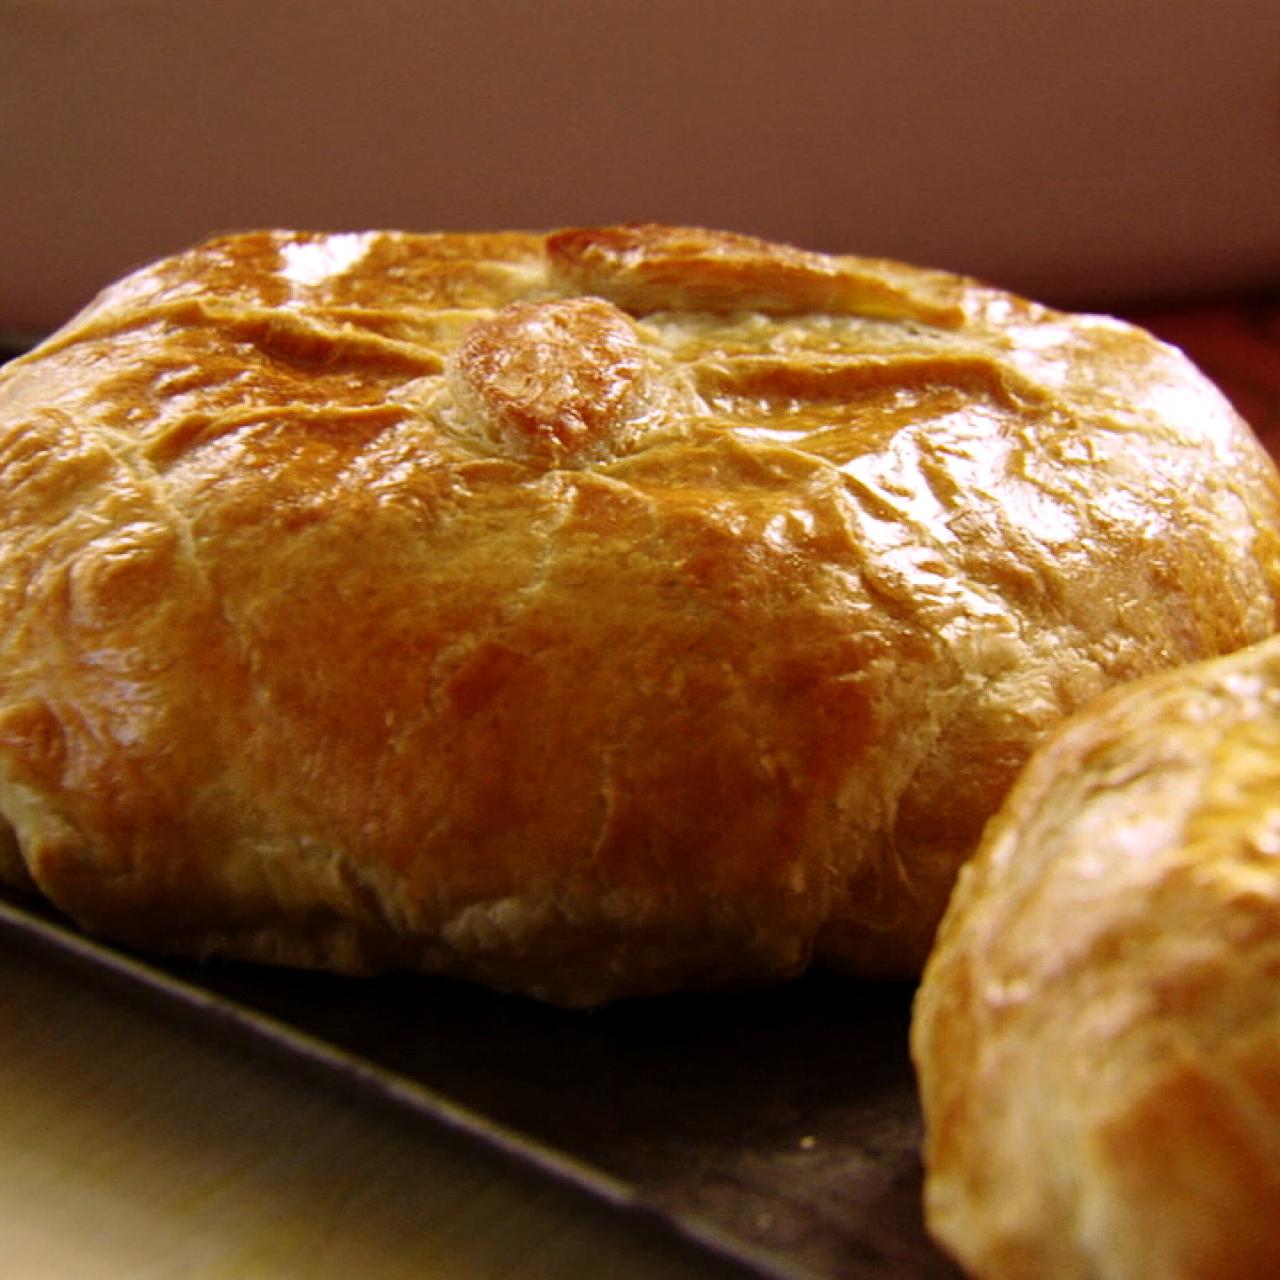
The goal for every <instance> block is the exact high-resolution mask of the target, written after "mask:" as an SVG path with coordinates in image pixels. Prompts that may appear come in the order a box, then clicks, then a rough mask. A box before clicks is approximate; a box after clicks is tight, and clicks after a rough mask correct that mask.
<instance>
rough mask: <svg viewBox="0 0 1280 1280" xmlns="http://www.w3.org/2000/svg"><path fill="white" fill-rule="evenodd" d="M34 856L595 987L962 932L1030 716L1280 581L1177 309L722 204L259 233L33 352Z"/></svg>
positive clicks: (348, 937)
mask: <svg viewBox="0 0 1280 1280" xmlns="http://www.w3.org/2000/svg"><path fill="white" fill-rule="evenodd" d="M0 484H2V485H3V486H4V495H5V501H4V502H3V503H2V504H0V646H2V648H0V822H2V823H3V826H2V827H0V834H2V835H3V839H2V840H0V875H3V877H4V878H5V879H6V880H8V881H9V882H11V883H13V884H18V885H22V886H24V887H26V888H28V889H35V890H38V891H39V892H40V893H42V894H44V895H45V896H46V897H47V898H48V899H49V900H50V901H51V902H53V903H54V904H55V905H56V906H57V907H58V908H59V909H60V910H62V911H63V912H65V913H66V914H68V915H69V916H71V917H72V918H73V919H75V920H76V921H77V922H79V923H80V924H81V925H82V926H83V927H84V928H86V929H88V930H92V931H94V932H96V933H100V934H103V935H106V936H109V937H113V938H118V939H123V940H125V941H127V942H129V943H131V944H134V945H137V946H142V947H151V948H156V949H160V950H165V951H175V952H183V953H188V954H197V955H205V956H218V955H226V956H236V957H241V958H246V959H251V960H257V961H263V962H270V963H281V964H292V965H309V966H322V967H327V968H332V969H336V970H340V971H343V972H372V971H378V970H382V969H387V968H393V967H409V968H418V969H422V970H426V971H430V972H441V973H450V974H455V975H459V976H462V977H466V978H470V979H474V980H477V981H481V982H485V983H488V984H491V985H493V986H496V987H499V988H503V989H507V990H516V991H522V992H527V993H529V994H532V995H535V996H538V997H541V998H545V999H548V1000H555V1001H559V1002H563V1003H567V1004H577V1005H581V1004H591V1003H597V1002H600V1001H603V1000H608V999H612V998H615V997H619V996H625V995H640V994H648V993H655V992H661V991H669V990H673V989H677V988H684V987H690V986H710V985H716V984H725V983H735V984H740V983H745V982H761V981H776V980H779V979H782V978H785V977H787V976H790V975H793V974H795V973H798V972H800V971H801V970H802V969H804V968H805V966H806V965H808V964H809V963H811V962H812V961H813V960H815V959H817V960H819V961H820V962H822V963H826V964H830V965H834V966H838V967H840V968H842V969H845V970H848V971H850V972H854V973H859V974H869V975H885V974H892V975H903V974H914V973H917V972H918V971H919V969H920V966H921V964H922V962H923V959H924V957H925V955H926V954H927V952H928V950H929V947H930V945H931V942H932V939H933V934H934V930H935V928H936V925H937V922H938V920H939V918H940V916H941V914H942V911H943V908H944V906H945V904H946V901H947V898H948V895H949V893H950V890H951V887H952V884H953V882H954V879H955V876H956V873H957V870H958V868H959V866H960V865H961V864H962V863H963V862H964V860H965V859H966V858H967V857H968V856H969V854H970V853H971V852H972V850H973V848H974V847H975V845H976V843H977V840H978V837H979V834H980V832H981V829H982V826H983V824H984V823H985V821H986V819H987V818H988V817H989V816H990V814H991V813H992V812H993V811H994V810H995V809H996V807H997V806H998V804H999V802H1000V801H1001V799H1002V798H1003V796H1004V794H1005V792H1006V791H1007V790H1008V788H1009V786H1010V784H1011V782H1012V781H1013V779H1014V777H1015V776H1016V775H1017V773H1018V771H1019V769H1020V768H1021V766H1022V763H1023V761H1024V760H1025V759H1026V757H1027V756H1028V754H1029V753H1030V751H1031V750H1032V748H1033V747H1034V745H1035V744H1036V743H1037V742H1038V741H1039V740H1040V738H1041V737H1042V736H1043V735H1044V734H1045V732H1047V730H1048V729H1049V728H1050V727H1051V726H1053V725H1054V724H1056V723H1057V721H1058V720H1060V719H1061V718H1062V717H1063V716H1065V715H1066V714H1068V713H1070V712H1073V711H1075V710H1076V709H1077V708H1079V707H1081V706H1083V705H1084V704H1085V703H1087V702H1088V701H1089V700H1091V699H1092V698H1094V697H1095V696H1096V695H1097V694H1099V693H1100V692H1102V691H1103V690H1105V689H1108V688H1110V687H1112V686H1114V685H1116V684H1119V683H1122V682H1125V681H1127V680H1130V679H1132V678H1134V677H1137V676H1141V675H1144V674H1146V673H1149V672H1153V671H1157V670H1162V669H1164V668H1168V667H1172V666H1176V665H1179V664H1182V663H1185V662H1188V661H1191V660H1194V659H1198V658H1202V657H1209V656H1212V655H1215V654H1220V653H1227V652H1230V651H1232V650H1235V649H1238V648H1240V647H1242V646H1244V645H1246V644H1249V643H1250V642H1252V641H1255V640H1259V639H1262V638H1263V637H1265V636H1267V635H1270V634H1271V633H1272V632H1273V631H1274V630H1275V629H1276V622H1277V600H1278V599H1280V552H1278V547H1280V543H1278V541H1277V530H1280V486H1278V484H1277V478H1276V474H1275V471H1274V468H1273V466H1272V464H1271V462H1270V461H1269V460H1268V458H1267V457H1266V456H1265V454H1264V452H1263V451H1262V449H1261V448H1260V446H1259V445H1258V443H1257V441H1256V440H1255V439H1254V438H1253V437H1252V436H1251V434H1250V433H1249V431H1248V429H1247V428H1246V427H1245V425H1244V424H1243V423H1242V422H1241V421H1240V419H1239V418H1238V417H1237V416H1236V415H1235V414H1234V413H1233V412H1232V411H1231V409H1230V408H1229V407H1228V405H1227V404H1226V402H1225V401H1224V400H1223V398H1222V397H1221V396H1220V395H1219V394H1218V393H1217V392H1216V391H1215V390H1214V389H1213V388H1212V387H1211V386H1210V385H1209V384H1208V383H1207V382H1206V381H1205V380H1204V379H1203V378H1202V377H1201V376H1200V375H1199V374H1198V373H1197V372H1196V371H1195V370H1194V369H1193V368H1192V367H1191V365H1190V364H1189V363H1188V362H1187V361H1186V360H1185V359H1184V358H1183V357H1182V356H1181V355H1179V354H1178V353H1177V352H1176V351H1174V350H1173V349H1172V348H1170V347H1167V346H1164V345H1162V344H1160V343H1158V342H1157V341H1155V340H1154V339H1153V338H1151V337H1150V336H1149V335H1147V334H1145V333H1142V332H1140V331H1139V330H1136V329H1134V328H1132V327H1130V326H1127V325H1124V324H1121V323H1119V322H1117V321H1114V320H1109V319H1105V318H1100V317H1090V316H1068V315H1064V314H1063V313H1060V312H1057V311H1053V310H1051V309H1048V308H1045V307H1042V306H1038V305H1036V304H1034V303H1031V302H1028V301H1025V300H1022V299H1019V298H1015V297H1012V296H1011V295H1009V294H1006V293H1002V292H1000V291H998V290H995V289H992V288H988V287H986V286H983V285H980V284H978V283H975V282H973V281H970V280H966V279H962V278H960V277H957V276H953V275H949V274H946V273H944V272H939V271H927V270H923V269H919V268H913V267H909V266H905V265H902V264H898V263H892V262H886V261H883V260H878V259H868V258H857V257H848V256H833V255H824V254H818V253H811V252H806V251H803V250H800V249H796V248H791V247H788V246H781V245H775V244H771V243H768V242H766V241H763V240H759V239H755V238H752V237H749V236H744V235H739V234H731V233H726V232H716V231H710V230H702V229H696V228H679V227H656V226H628V227H603V228H572V229H566V230H563V231H558V232H554V233H552V234H550V235H543V234H535V233H521V232H504V233H476V234H434V235H415V234H409V233H402V232H362V233H345V234H342V235H326V234H320V233H308V232H288V231H270V232H255V233H247V234H243V235H232V236H224V237H220V238H217V239H214V240H211V241H209V242H207V243H205V244H203V245H200V246H197V247H196V248H193V249H191V250H190V251H188V252H186V253H182V254H178V255H176V256H174V257H171V258H167V259H164V260H162V261H160V262H157V263H155V264H153V265H151V266H149V267H146V268H144V269H142V270H141V271H138V272H136V273H134V274H133V275H131V276H129V277H127V278H126V279H124V280H122V281H120V282H119V283H118V284H116V285H113V286H112V287H111V288H109V289H107V290H106V291H105V292H104V293H103V294H101V295H100V296H99V298H98V299H96V300H95V301H94V302H93V303H92V304H91V305H90V306H89V307H88V308H86V310H85V311H84V312H82V313H81V314H80V315H79V316H77V317H75V318H74V319H73V320H71V321H70V322H69V323H68V325H67V326H66V327H64V328H63V329H62V330H61V331H60V332H58V333H56V334H54V335H52V336H51V337H50V338H49V339H48V340H47V341H46V342H45V343H43V344H41V346H39V347H38V348H36V349H35V350H34V351H32V352H31V353H29V354H28V355H26V356H24V357H23V358H21V359H19V360H17V361H15V362H13V363H12V364H11V365H9V366H7V367H6V368H5V369H4V370H3V371H2V372H0Z"/></svg>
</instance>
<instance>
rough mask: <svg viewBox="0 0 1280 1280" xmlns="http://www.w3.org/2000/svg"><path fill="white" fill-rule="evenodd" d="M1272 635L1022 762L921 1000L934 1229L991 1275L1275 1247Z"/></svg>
mask: <svg viewBox="0 0 1280 1280" xmlns="http://www.w3.org/2000/svg"><path fill="white" fill-rule="evenodd" d="M1278 853H1280V641H1277V640H1271V641H1268V642H1265V643H1263V644H1261V645H1257V646H1254V647H1252V648H1250V649H1249V650H1247V651H1246V652H1244V653H1240V654H1237V655H1233V656H1231V657H1228V658H1222V659H1218V660H1216V661H1214V662H1209V663H1203V664H1197V665H1196V666H1194V667H1191V668H1187V669H1185V670H1183V671H1179V672H1171V673H1165V674H1162V675H1160V676H1156V677H1152V678H1151V679H1150V680H1147V681H1143V682H1141V683H1140V684H1138V685H1136V686H1133V687H1132V688H1129V689H1125V690H1120V691H1117V692H1116V693H1113V694H1110V695H1108V696H1107V697H1105V698H1103V699H1101V700H1100V701H1099V702H1097V703H1095V704H1094V705H1093V706H1092V707H1091V708H1090V709H1089V710H1087V711H1086V712H1084V713H1082V714H1081V716H1080V717H1079V718H1078V719H1076V720H1075V721H1073V722H1072V723H1071V725H1070V726H1069V728H1067V729H1065V730H1063V731H1060V732H1058V733H1056V734H1055V735H1053V736H1052V737H1051V739H1050V741H1049V742H1048V743H1047V745H1045V746H1044V747H1043V748H1042V749H1041V751H1040V752H1039V753H1038V754H1037V755H1036V756H1035V757H1034V758H1033V761H1032V763H1031V765H1030V766H1029V768H1028V769H1027V771H1026V773H1025V774H1024V775H1023V777H1022V778H1021V779H1020V781H1019V783H1018V785H1017V787H1016V788H1015V789H1014V791H1013V793H1012V794H1011V796H1010V798H1009V801H1008V803H1007V804H1006V806H1005V807H1004V808H1003V809H1002V810H1001V812H1000V814H999V816H998V817H997V818H996V820H995V821H994V822H993V823H992V824H991V826H990V828H989V830H988V835H987V838H986V839H985V841H984V843H983V846H982V848H981V850H980V851H979V853H978V854H977V856H976V857H975V858H974V859H973V861H972V862H971V863H970V864H969V866H968V867H966V869H965V871H964V872H963V874H962V876H961V879H960V882H959V887H958V888H957V890H956V893H955V896H954V898H953V900H952V904H951V907H950V909H949V911H948V914H947V917H946V920H945V923H944V925H943V928H942V931H941V933H940V935H939V942H938V947H937V950H936V951H935V953H934V955H933V956H932V957H931V959H930V961H929V966H928V969H927V970H926V974H925V979H924V982H923V984H922V986H921V988H920V994H919V997H918V1000H917V1005H916V1018H915V1023H914V1026H913V1049H914V1054H915V1058H916V1062H917V1067H918V1074H919V1078H920V1083H921V1095H922V1100H923V1104H924V1114H925V1120H926V1124H927V1129H928V1141H927V1146H926V1164H927V1169H928V1181H927V1191H926V1204H927V1210H928V1217H929V1221H930V1225H931V1227H932V1229H933V1230H934V1231H935V1232H936V1233H937V1235H938V1238H939V1240H940V1241H941V1242H942V1243H944V1244H945V1245H946V1246H947V1247H948V1248H950V1249H952V1250H953V1251H954V1252H955V1254H956V1256H957V1257H958V1258H959V1259H960V1260H961V1261H962V1262H963V1263H964V1264H965V1265H966V1266H967V1267H969V1268H971V1269H972V1273H973V1274H974V1275H975V1276H980V1277H990V1278H991V1280H1023V1278H1024V1277H1025V1280H1041V1278H1042V1277H1046V1276H1052V1277H1062V1278H1063V1280H1102V1278H1103V1277H1106V1280H1157V1277H1158V1278H1159V1280H1263V1278H1264V1277H1267V1276H1271V1275H1273V1274H1274V1273H1275V1267H1276V1259H1277V1257H1280V1226H1278V1225H1277V1220H1276V1214H1275V1207H1276V1204H1277V1203H1280V986H1278V985H1277V976H1278V975H1280V862H1278V861H1277V854H1278Z"/></svg>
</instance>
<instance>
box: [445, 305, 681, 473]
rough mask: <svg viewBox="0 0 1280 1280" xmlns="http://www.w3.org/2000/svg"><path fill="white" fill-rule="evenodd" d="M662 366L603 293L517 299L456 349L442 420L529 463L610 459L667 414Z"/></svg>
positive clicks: (477, 327)
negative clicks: (601, 296) (648, 424)
mask: <svg viewBox="0 0 1280 1280" xmlns="http://www.w3.org/2000/svg"><path fill="white" fill-rule="evenodd" d="M654 365H655V361H654V359H653V357H652V355H650V354H649V353H648V352H647V351H646V350H645V348H644V347H643V346H642V345H641V343H640V342H639V341H638V340H637V337H636V332H635V326H634V325H633V324H632V323H631V321H630V320H629V319H628V317H627V316H626V315H625V314H624V313H623V312H621V311H619V310H618V309H617V308H616V307H613V306H611V305H610V304H609V303H607V302H604V301H602V300H601V299H599V298H569V299H563V300H555V301H548V302H512V303H508V304H507V306H505V307H502V308H501V309H500V310H498V311H497V312H495V313H494V314H493V315H492V316H489V317H487V318H485V319H482V320H477V321H476V323H475V324H473V325H472V326H471V328H470V329H468V330H467V332H466V336H465V337H464V339H463V341H462V344H461V345H460V346H459V347H457V348H456V349H455V350H454V351H453V352H452V353H451V355H450V357H449V360H448V363H447V366H446V379H445V386H446V389H447V393H448V395H449V396H450V398H451V404H450V405H448V406H447V407H442V420H443V421H444V422H445V424H446V425H449V426H452V427H454V428H455V429H456V430H457V431H458V432H459V433H460V434H462V435H464V436H472V437H474V438H477V439H479V440H482V441H484V442H485V443H486V444H487V445H488V446H490V447H491V448H492V449H493V450H494V451H495V452H497V453H499V454H501V455H504V456H507V457H511V458H516V459H520V460H522V461H529V462H541V463H545V464H548V465H557V466H569V465H573V464H575V463H579V462H584V461H604V460H606V459H608V458H609V457H612V456H616V455H618V454H620V453H622V452H625V451H627V450H629V449H630V448H632V447H634V446H635V445H636V444H637V443H638V442H639V440H640V438H641V436H642V434H643V431H644V427H645V424H646V421H647V420H653V419H657V418H658V417H659V415H660V413H661V410H662V408H663V403H662V402H663V400H664V396H663V390H664V388H663V387H662V385H661V382H660V378H661V374H660V372H659V371H657V370H656V369H655V368H654Z"/></svg>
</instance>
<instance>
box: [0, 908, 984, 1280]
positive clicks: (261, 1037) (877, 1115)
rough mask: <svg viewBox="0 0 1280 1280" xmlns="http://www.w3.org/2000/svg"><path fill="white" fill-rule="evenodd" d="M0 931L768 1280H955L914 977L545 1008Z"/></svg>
mask: <svg viewBox="0 0 1280 1280" xmlns="http://www.w3.org/2000/svg"><path fill="white" fill-rule="evenodd" d="M0 930H3V931H4V933H5V934H6V936H9V937H11V938H16V939H19V940H21V941H23V942H25V943H26V944H28V945H34V946H37V947H40V948H43V949H44V950H45V951H46V952H47V953H48V954H49V956H50V958H51V959H54V960H62V961H69V962H71V963H73V964H76V965H78V966H81V967H82V968H84V967H86V966H87V968H88V970H89V971H90V972H91V973H92V974H93V975H94V976H95V977H96V978H100V979H107V980H109V981H112V982H114V983H115V984H117V985H122V986H123V987H124V988H125V989H126V990H128V991H132V992H135V993H145V994H148V995H149V996H151V997H157V998H159V999H160V1000H161V1001H163V1002H164V1003H165V1004H166V1005H167V1006H168V1007H170V1008H172V1009H173V1010H175V1011H177V1012H179V1013H181V1014H183V1015H185V1016H188V1017H194V1018H195V1019H197V1020H198V1021H199V1023H200V1024H201V1025H202V1026H203V1027H204V1028H205V1029H206V1030H207V1031H208V1032H209V1033H210V1034H218V1035H225V1034H234V1035H238V1036H247V1037H250V1038H251V1039H252V1040H254V1041H255V1042H257V1043H258V1044H260V1045H261V1046H263V1047H265V1048H269V1049H271V1050H273V1051H278V1052H283V1053H285V1054H287V1055H289V1056H290V1057H292V1058H295V1059H299V1060H302V1061H305V1062H306V1063H308V1064H309V1065H310V1066H311V1067H313V1068H317V1069H319V1070H321V1071H323V1072H325V1073H327V1074H328V1075H330V1076H332V1077H335V1078H337V1079H339V1080H340V1081H341V1082H342V1083H343V1084H345V1085H348V1086H354V1087H356V1088H358V1089H360V1090H362V1091H366V1092H371V1093H374V1094H376V1095H378V1096H379V1097H380V1098H382V1099H384V1100H387V1101H390V1102H391V1103H392V1104H393V1105H396V1106H401V1107H405V1108H408V1109H410V1110H412V1111H414V1112H416V1113H418V1114H419V1115H421V1116H424V1117H426V1118H427V1119H428V1120H429V1121H431V1122H433V1123H440V1124H444V1125H447V1126H448V1127H450V1128H451V1129H454V1130H461V1131H463V1132H465V1133H468V1134H470V1135H471V1136H472V1137H474V1138H475V1139H476V1140H477V1141H479V1142H482V1143H484V1144H486V1145H488V1146H489V1147H492V1148H497V1149H499V1150H501V1151H502V1152H504V1153H505V1154H506V1155H508V1156H510V1157H512V1158H514V1159H517V1160H519V1161H521V1162H522V1163H525V1164H528V1165H532V1166H534V1167H536V1168H539V1169H540V1170H542V1171H543V1172H544V1173H545V1174H547V1175H548V1176H553V1177H557V1178H560V1179H564V1180H567V1181H570V1182H572V1183H575V1184H576V1185H577V1186H579V1187H580V1188H582V1189H583V1190H585V1191H586V1192H587V1193H588V1194H590V1195H592V1196H594V1197H597V1198H599V1199H602V1200H604V1201H607V1202H609V1203H611V1204H613V1205H615V1206H617V1207H618V1208H619V1209H620V1210H626V1211H640V1212H642V1213H644V1214H646V1215H649V1216H652V1217H656V1218H658V1219H659V1220H661V1221H662V1222H663V1223H664V1224H665V1225H666V1226H667V1227H669V1228H670V1229H671V1230H672V1231H675V1232H678V1233H679V1234H681V1235H683V1236H685V1237H689V1238H692V1239H693V1240H695V1241H696V1242H698V1243H699V1244H701V1245H702V1246H703V1247H705V1248H707V1249H708V1250H711V1251H713V1252H714V1253H715V1254H716V1255H717V1256H718V1257H720V1258H722V1259H723V1258H726V1257H727V1258H730V1259H732V1260H733V1261H735V1262H738V1263H739V1264H741V1265H742V1266H743V1267H744V1269H746V1270H747V1271H748V1272H749V1273H751V1274H755V1275H758V1276H766V1277H771V1278H774V1280H890V1278H892V1280H957V1277H958V1276H959V1274H960V1273H959V1272H958V1271H956V1270H955V1269H954V1267H952V1266H951V1264H949V1263H948V1262H947V1261H946V1260H945V1259H944V1258H943V1257H942V1256H941V1254H939V1253H938V1252H937V1251H936V1250H935V1249H934V1247H933V1246H932V1245H931V1244H930V1243H929V1241H928V1239H927V1237H926V1235H925V1232H924V1228H923V1223H922V1219H921V1214H920V1184H921V1170H920V1164H919V1155H918V1153H919V1143H920V1117H919V1111H918V1108H917V1104H916V1097H915V1087H914V1079H913V1076H912V1073H911V1067H910V1062H909V1059H908V1056H907V1025H908V1020H909V1015H910V1001H911V995H912V989H911V988H910V987H909V986H905V985H863V984H858V983H852V982H849V981H845V980H841V979H839V978H836V977H834V976H831V975H826V974H813V975H811V976H809V977H807V978H804V979H802V980H800V981H798V982H794V983H790V984H788V985H785V986H782V987H778V988H776V989H773V990H768V991H750V992H735V993H717V994H697V995H682V996H676V997H666V998H661V999H652V1000H638V1001H623V1002H620V1003H618V1004H615V1005H611V1006H608V1007H606V1008H604V1009H600V1010H596V1011H593V1012H589V1013H580V1012H568V1011H564V1010H559V1009H554V1008H549V1007H547V1006H544V1005H541V1004H538V1003H536V1002H534V1001H531V1000H527V999H524V998H521V997H515V996H503V995H498V994H495V993H493V992H489V991H486V990H483V989H481V988H477V987H473V986H471V985H469V984H466V983H460V982H454V981H450V980H447V979H437V978H429V977H421V976H417V975H408V974H398V975H391V976H388V977H383V978H374V979H346V978H338V977H333V976H330V975H325V974H314V973H299V972H294V971H288V970H275V969H266V968H261V967H257V966H250V965H236V964H209V965H199V964H194V963H187V962H178V961H168V960H157V959H155V958H153V957H138V956H135V955H132V954H130V953H128V952H125V951H123V950H120V949H118V948H115V947H111V946H107V945H104V944H102V943H99V942H96V941H93V940H91V939H87V938H85V937H84V936H83V935H81V934H80V933H79V932H77V931H76V930H75V929H74V928H72V927H70V926H68V925H66V924H65V923H63V922H62V921H61V920H60V919H59V918H58V917H57V916H56V915H54V914H53V913H52V912H50V911H48V910H46V909H45V908H44V907H43V906H42V905H41V904H38V903H35V902H34V901H33V900H31V899H28V898H24V897H20V896H18V895H14V894H11V893H7V892H6V893H0Z"/></svg>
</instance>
